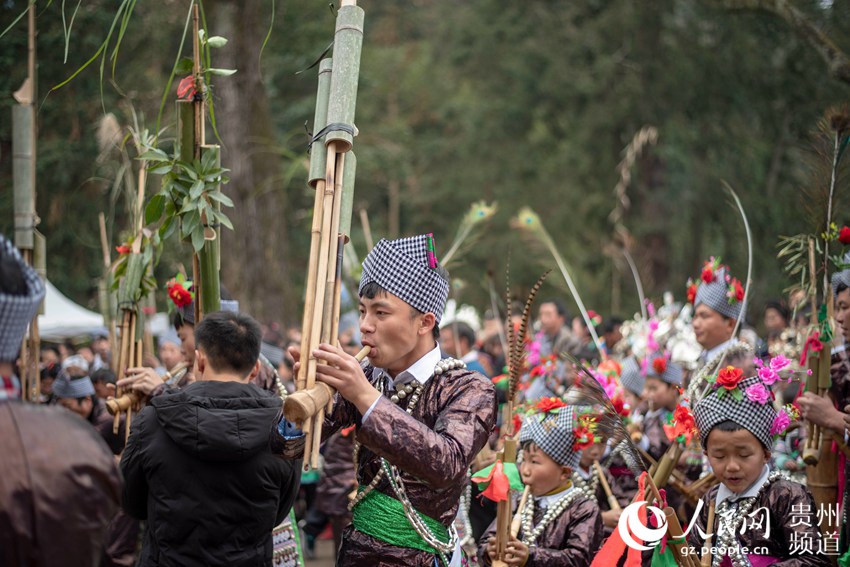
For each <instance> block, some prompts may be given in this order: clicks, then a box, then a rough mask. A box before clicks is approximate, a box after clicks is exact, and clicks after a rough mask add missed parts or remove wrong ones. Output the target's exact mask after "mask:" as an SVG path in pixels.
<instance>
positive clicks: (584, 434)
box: [573, 426, 596, 451]
mask: <svg viewBox="0 0 850 567" xmlns="http://www.w3.org/2000/svg"><path fill="white" fill-rule="evenodd" d="M573 436H574V437H575V442H574V443H573V450H574V451H581V450H582V449H587V448H588V447H590V446H591V445H593V444H594V443H595V442H596V440H595V439H594V438H593V433H592V432H591V431H590V429H588V428H587V427H584V426H581V427H576V428H575V429H573Z"/></svg>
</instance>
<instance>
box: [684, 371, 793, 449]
mask: <svg viewBox="0 0 850 567" xmlns="http://www.w3.org/2000/svg"><path fill="white" fill-rule="evenodd" d="M755 384H762V381H761V379H759V378H758V377H757V376H752V377H750V378H744V379H743V380H741V381H740V382H738V389H739V390H740V391H741V392H742V393H743V392H744V390H746V389H747V388H748V387H750V386H753V385H755ZM717 392H718V390H711V391H710V392H709V393H708V394H706V396H705V397H703V398H702V399H701V400H700V401H699V402H698V403H697V405H696V407H695V408H694V419H695V420H696V422H697V429H699V438H700V442H701V443H702V446H703V447H705V446H706V445H705V442H706V441H707V440H708V434H709V433H711V430H712V429H714V426H716V425H717V424H718V423H721V422H723V421H726V420H730V421H734V422H735V423H737V424H738V425H740V426H741V427H742V428H744V429H746V430H747V431H749V432H750V433H752V434H753V435H755V436H756V439H758V440H759V441H761V443H762V445H764V446H765V447H767V448H768V449H770V447H771V445H772V443H771V437H772V436H771V434H770V428H771V427H772V426H773V420H774V419H776V410H775V409H774V408H773V404H772V403H771V402H770V401H768V402H767V403H766V404H760V403H758V402H754V401H751V400H750V399H749V398H747V396H746V394H744V395H743V396H742V398H741V400H736V399H735V398H734V397H733V396H732V395H731V394H730V393H728V392H727V393H726V394H724V396H723V398H722V399H721V398H718V397H717Z"/></svg>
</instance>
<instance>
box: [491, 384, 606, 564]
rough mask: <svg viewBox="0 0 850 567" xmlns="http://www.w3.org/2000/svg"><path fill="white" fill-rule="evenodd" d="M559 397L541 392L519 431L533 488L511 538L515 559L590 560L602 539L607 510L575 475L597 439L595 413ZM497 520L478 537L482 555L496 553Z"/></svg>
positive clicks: (524, 472) (526, 477)
mask: <svg viewBox="0 0 850 567" xmlns="http://www.w3.org/2000/svg"><path fill="white" fill-rule="evenodd" d="M577 410H578V408H576V407H575V406H569V405H567V404H565V403H564V402H563V401H562V400H560V399H559V398H542V399H541V400H539V401H538V403H537V406H536V407H535V410H534V413H531V414H529V415H528V416H526V418H525V420H524V421H523V424H522V427H521V428H520V432H519V441H520V444H521V446H522V463H521V464H520V467H519V468H520V475H521V477H522V482H523V483H524V484H525V485H526V486H528V487H529V488H530V495H529V498H528V502H527V503H526V505H525V508H524V509H523V510H521V511H520V512H519V513H520V517H521V518H522V522H521V524H520V531H519V533H518V534H517V537H515V538H514V537H512V538H511V539H510V540H509V541H508V543H507V554H506V557H505V559H506V561H508V562H511V561H515V563H513V562H512V563H510V564H512V565H514V564H515V565H527V566H534V565H544V566H545V565H589V564H590V562H591V560H592V558H593V555H594V553H595V552H596V550H597V549H598V548H599V544H600V543H601V542H602V514H601V512H600V511H599V506H598V505H597V503H596V500H595V499H593V498H590V497H588V495H587V494H585V493H584V492H583V491H582V490H581V489H580V488H579V487H577V486H575V485H574V484H573V481H572V477H573V472H574V471H575V470H576V469H577V468H578V467H579V464H580V462H581V453H582V450H583V449H586V448H588V447H591V446H592V445H593V444H594V442H595V438H594V434H593V426H592V419H583V418H582V417H581V416H580V414H579V413H578V411H577ZM495 533H496V521H495V520H494V521H493V523H492V524H490V527H489V528H488V529H487V531H486V532H485V533H484V535H483V536H482V537H481V539H480V540H479V543H478V558H479V562H481V563H482V564H483V565H491V564H492V560H493V558H494V557H495Z"/></svg>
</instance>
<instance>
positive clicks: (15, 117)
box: [12, 104, 36, 261]
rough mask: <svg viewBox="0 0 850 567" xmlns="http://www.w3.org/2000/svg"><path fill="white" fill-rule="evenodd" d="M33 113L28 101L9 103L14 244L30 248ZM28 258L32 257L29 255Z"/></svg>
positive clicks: (32, 189) (32, 185)
mask: <svg viewBox="0 0 850 567" xmlns="http://www.w3.org/2000/svg"><path fill="white" fill-rule="evenodd" d="M34 121H35V114H34V109H33V107H32V105H31V104H16V105H15V106H13V107H12V176H13V180H14V181H13V183H14V185H13V187H14V201H15V246H17V247H18V248H19V249H21V250H32V249H33V246H34V236H33V232H34V230H35V219H36V216H35V127H34V124H35V122H34ZM28 260H29V261H31V260H32V259H31V258H28Z"/></svg>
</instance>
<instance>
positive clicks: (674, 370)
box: [646, 353, 682, 386]
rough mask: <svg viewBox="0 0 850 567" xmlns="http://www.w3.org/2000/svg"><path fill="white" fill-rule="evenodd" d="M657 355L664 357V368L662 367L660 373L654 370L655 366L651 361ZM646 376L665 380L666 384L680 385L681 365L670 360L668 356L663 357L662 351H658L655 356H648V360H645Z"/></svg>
mask: <svg viewBox="0 0 850 567" xmlns="http://www.w3.org/2000/svg"><path fill="white" fill-rule="evenodd" d="M658 357H661V358H664V359H665V366H666V368H664V372H662V373H661V374H659V373H658V372H657V371H656V370H655V366H654V365H653V361H654V360H655V359H656V358H658ZM646 377H647V378H658V379H659V380H662V381H664V382H667V383H668V384H673V385H674V386H681V385H682V367H681V366H679V365H678V364H676V363H675V362H673V361H672V360H670V359H669V358H665V357H664V353H658V354H657V355H655V356H650V357H649V360H648V361H647V365H646Z"/></svg>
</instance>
